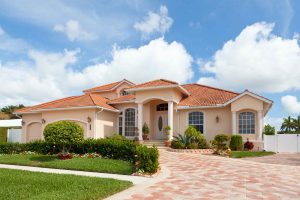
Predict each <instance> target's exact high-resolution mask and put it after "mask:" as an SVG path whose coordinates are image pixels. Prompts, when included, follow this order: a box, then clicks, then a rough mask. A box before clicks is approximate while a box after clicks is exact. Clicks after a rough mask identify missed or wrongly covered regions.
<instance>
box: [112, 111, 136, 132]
mask: <svg viewBox="0 0 300 200" xmlns="http://www.w3.org/2000/svg"><path fill="white" fill-rule="evenodd" d="M130 108H132V109H134V110H135V127H137V120H138V119H137V116H138V113H137V108H136V107H132V106H128V107H124V108H122V109H121V110H120V113H122V114H121V115H120V114H119V115H118V118H117V119H118V120H117V124H118V127H117V131H118V133H119V123H120V121H119V118H120V117H122V133H121V134H122V136H124V137H126V138H134V137H135V136H125V111H126V110H127V109H130Z"/></svg>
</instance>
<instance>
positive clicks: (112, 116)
mask: <svg viewBox="0 0 300 200" xmlns="http://www.w3.org/2000/svg"><path fill="white" fill-rule="evenodd" d="M117 117H118V113H115V112H110V111H106V110H103V111H102V112H100V113H98V114H97V122H96V123H97V125H96V127H97V128H96V132H95V138H105V137H110V136H112V135H114V134H116V133H117V127H118V124H117V122H118V120H117Z"/></svg>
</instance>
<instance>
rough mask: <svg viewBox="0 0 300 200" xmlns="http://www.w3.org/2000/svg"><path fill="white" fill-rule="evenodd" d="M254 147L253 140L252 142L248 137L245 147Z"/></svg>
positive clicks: (247, 148) (248, 148)
mask: <svg viewBox="0 0 300 200" xmlns="http://www.w3.org/2000/svg"><path fill="white" fill-rule="evenodd" d="M253 147H254V144H253V142H250V141H249V139H247V142H246V143H245V144H244V148H245V149H246V150H252V149H253Z"/></svg>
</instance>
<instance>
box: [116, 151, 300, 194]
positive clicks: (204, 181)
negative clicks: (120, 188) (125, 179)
mask: <svg viewBox="0 0 300 200" xmlns="http://www.w3.org/2000/svg"><path fill="white" fill-rule="evenodd" d="M160 160H161V165H162V167H163V168H167V169H168V170H169V171H170V174H169V176H168V177H165V178H163V180H160V181H156V183H153V185H150V186H149V185H148V186H146V187H144V188H143V187H138V186H135V187H136V188H135V187H133V188H132V191H133V192H131V194H130V195H129V197H128V196H126V195H125V196H126V197H125V196H123V197H124V198H122V199H139V200H141V199H149V200H150V199H151V200H153V199H166V200H167V199H203V200H204V199H214V200H215V199H222V200H225V199H238V200H241V199H255V200H258V199H270V200H271V199H272V200H275V199H300V167H299V166H283V165H275V164H264V163H257V162H252V161H247V160H241V159H231V158H222V157H217V156H212V155H199V154H187V153H175V152H168V151H161V158H160ZM157 178H158V177H157ZM154 179H156V178H154ZM119 197H120V196H119Z"/></svg>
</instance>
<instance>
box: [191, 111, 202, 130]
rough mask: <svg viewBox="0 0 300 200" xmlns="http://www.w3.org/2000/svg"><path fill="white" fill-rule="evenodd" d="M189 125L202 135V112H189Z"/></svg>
mask: <svg viewBox="0 0 300 200" xmlns="http://www.w3.org/2000/svg"><path fill="white" fill-rule="evenodd" d="M189 125H190V126H193V127H195V128H196V129H197V131H200V132H201V133H203V131H204V117H203V113H202V112H191V113H189Z"/></svg>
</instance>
